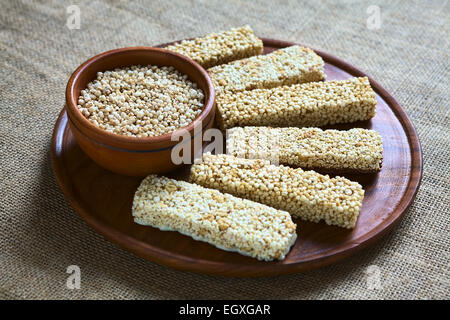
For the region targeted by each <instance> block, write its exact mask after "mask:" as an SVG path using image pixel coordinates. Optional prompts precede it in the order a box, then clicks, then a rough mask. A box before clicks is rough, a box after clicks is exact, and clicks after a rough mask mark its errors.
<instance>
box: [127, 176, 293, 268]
mask: <svg viewBox="0 0 450 320" xmlns="http://www.w3.org/2000/svg"><path fill="white" fill-rule="evenodd" d="M132 211H133V217H134V221H135V222H136V223H139V224H143V225H150V226H153V227H156V228H159V229H161V230H174V231H178V232H180V233H182V234H185V235H187V236H190V237H192V238H194V239H196V240H200V241H205V242H208V243H210V244H212V245H214V246H216V247H218V248H220V249H223V250H227V251H236V252H238V253H241V254H243V255H248V256H251V257H254V258H257V259H259V260H266V261H269V260H274V259H279V260H282V259H284V257H285V256H286V254H287V253H288V252H289V249H290V247H291V246H292V244H293V243H294V242H295V239H296V237H297V234H296V232H295V229H296V225H295V224H294V223H293V222H292V220H291V217H290V215H289V213H287V212H285V211H281V210H276V209H274V208H271V207H268V206H265V205H262V204H259V203H256V202H253V201H249V200H245V199H240V198H236V197H233V196H232V195H229V194H222V193H221V192H219V191H217V190H212V189H207V188H203V187H201V186H199V185H195V184H190V183H188V182H184V181H177V180H173V179H169V178H165V177H158V176H156V175H150V176H148V177H147V178H145V179H144V180H143V181H142V182H141V184H140V186H139V187H138V189H137V190H136V193H135V195H134V200H133V208H132Z"/></svg>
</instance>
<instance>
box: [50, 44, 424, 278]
mask: <svg viewBox="0 0 450 320" xmlns="http://www.w3.org/2000/svg"><path fill="white" fill-rule="evenodd" d="M263 41H264V47H265V49H264V52H265V53H268V52H271V51H273V50H276V49H279V48H283V47H287V46H291V45H293V44H294V43H291V42H284V41H277V40H271V39H263ZM162 46H164V45H162ZM316 52H317V53H318V54H319V55H321V56H322V57H323V59H324V60H325V62H326V65H325V73H326V74H327V80H333V79H347V78H350V77H356V76H365V74H364V73H363V72H361V71H359V70H358V69H356V68H355V67H352V66H351V65H349V64H347V63H345V62H343V61H342V60H340V59H338V58H336V57H333V56H332V55H329V54H327V53H324V52H320V51H316ZM370 81H371V84H372V87H373V88H374V90H375V92H376V93H377V100H378V106H377V114H376V116H375V117H374V118H373V119H372V120H370V121H367V122H359V123H354V124H351V125H339V126H334V128H337V129H349V128H351V127H363V128H368V129H373V130H377V131H378V132H379V133H380V134H381V136H382V138H383V146H384V161H383V168H382V170H381V172H380V173H378V174H371V175H346V176H347V177H348V178H349V179H352V180H355V181H358V182H360V183H361V184H362V185H363V187H364V189H365V198H364V202H363V206H362V210H361V213H360V215H359V219H358V222H357V224H356V227H355V228H354V229H353V230H345V229H342V228H339V227H333V226H328V225H326V224H324V223H319V224H315V223H309V222H304V221H301V220H294V221H295V222H296V223H297V226H298V228H297V233H298V238H297V241H296V243H295V245H294V246H293V247H292V249H291V251H290V252H289V254H288V255H287V257H286V258H285V259H284V260H283V261H276V262H261V261H257V260H256V259H252V258H249V257H245V256H242V255H239V254H237V253H231V252H227V251H222V250H219V249H217V248H215V247H214V246H212V245H209V244H206V243H204V242H200V241H195V240H193V239H191V238H189V237H187V236H184V235H181V234H180V233H177V232H167V231H166V232H164V231H160V230H158V229H155V228H152V227H145V226H141V225H138V224H136V223H134V222H133V219H132V216H131V205H132V199H133V195H134V192H135V190H136V188H137V187H138V185H139V183H140V180H141V179H140V178H134V177H125V176H121V175H118V174H114V173H112V172H109V171H107V170H105V169H103V168H101V167H99V166H98V165H97V164H95V163H94V162H93V161H92V160H90V159H89V158H88V157H87V156H86V155H85V154H84V153H83V152H82V151H81V149H80V148H79V147H78V145H77V143H76V141H75V140H74V137H73V135H72V133H71V131H70V129H69V127H68V125H67V115H66V113H65V111H64V109H63V111H62V112H61V114H60V115H59V118H58V120H57V122H56V125H55V129H54V133H53V140H52V160H53V169H54V172H55V175H56V178H57V180H58V183H59V185H60V186H61V189H62V190H63V192H64V194H65V195H66V197H67V199H68V200H69V201H70V203H71V205H72V206H73V208H74V209H75V210H76V211H77V212H78V214H79V215H80V216H81V217H82V218H83V219H84V220H85V221H86V222H87V223H88V224H89V225H90V226H92V227H93V228H94V229H95V230H97V231H98V232H99V233H101V234H102V235H104V236H105V237H106V238H107V239H109V240H110V241H112V242H114V243H116V244H118V245H119V246H121V247H122V248H124V249H126V250H129V251H132V252H134V253H135V254H137V255H139V256H141V257H143V258H145V259H148V260H150V261H153V262H156V263H159V264H162V265H166V266H168V267H172V268H176V269H181V270H186V271H193V272H199V273H207V274H215V275H223V276H245V277H257V276H269V275H271V276H273V275H279V274H288V273H294V272H300V271H303V270H307V269H313V268H317V267H320V266H324V265H327V264H330V263H333V262H336V261H338V260H341V259H343V258H345V257H347V256H349V255H351V254H353V253H355V252H356V251H358V250H360V249H362V248H364V247H366V246H367V245H369V244H371V243H373V242H374V241H376V240H377V239H379V238H380V237H381V236H382V235H384V234H386V232H388V231H389V230H391V229H392V228H393V227H394V226H395V225H396V224H397V223H398V222H399V221H400V220H401V218H402V217H403V215H404V214H405V213H406V212H407V210H408V208H409V206H410V205H411V203H412V201H413V200H414V197H415V195H416V192H417V190H418V188H419V185H420V181H421V177H422V152H421V148H420V143H419V139H418V136H417V133H416V131H415V129H414V127H413V125H412V123H411V121H410V120H409V118H408V116H407V115H406V113H405V111H404V110H403V109H402V107H401V106H400V105H399V104H398V103H397V102H396V101H395V99H394V98H393V97H392V96H391V95H390V94H389V93H388V92H387V91H386V90H385V89H383V88H382V87H381V86H380V85H379V84H378V83H377V82H375V81H374V80H373V79H370ZM188 172H189V167H188V166H185V167H183V168H181V169H180V170H177V171H176V172H173V173H171V174H170V176H171V177H175V178H178V179H186V178H187V174H188ZM74 236H76V235H74ZM105 263H107V262H106V261H105Z"/></svg>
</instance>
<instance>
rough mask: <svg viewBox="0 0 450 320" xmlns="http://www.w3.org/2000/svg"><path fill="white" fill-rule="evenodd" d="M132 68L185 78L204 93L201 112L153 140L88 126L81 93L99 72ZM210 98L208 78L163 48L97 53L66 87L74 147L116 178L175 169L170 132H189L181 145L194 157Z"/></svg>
mask: <svg viewBox="0 0 450 320" xmlns="http://www.w3.org/2000/svg"><path fill="white" fill-rule="evenodd" d="M137 64H139V65H157V66H172V67H174V68H175V69H177V70H178V71H180V72H181V73H183V74H186V75H187V76H188V77H189V79H190V80H191V81H193V82H195V83H197V85H198V86H199V88H201V89H202V90H203V92H204V95H205V103H204V106H203V110H202V112H201V113H200V114H199V115H198V116H197V117H196V118H195V119H194V121H193V122H191V123H190V124H189V125H187V126H185V127H183V128H180V129H178V130H176V131H173V132H171V133H167V134H164V135H161V136H156V137H145V138H138V137H129V136H122V135H118V134H114V133H110V132H108V131H105V130H103V129H100V128H98V127H97V126H95V125H94V124H92V123H90V122H89V121H88V120H87V119H86V118H85V117H84V116H83V115H82V114H81V112H80V111H79V110H78V107H77V102H78V97H79V95H80V92H81V90H83V89H85V88H86V86H87V84H88V83H89V82H91V81H92V80H94V79H95V78H96V76H97V72H99V71H102V72H103V71H107V70H113V69H115V68H118V67H126V66H132V65H137ZM214 99H215V92H214V86H213V84H212V81H211V78H210V77H209V75H208V73H207V72H206V71H205V70H204V69H203V68H202V67H201V66H200V65H199V64H197V63H196V62H194V61H192V60H191V59H189V58H187V57H184V56H182V55H180V54H177V53H173V52H170V51H167V50H164V49H159V48H152V47H130V48H121V49H115V50H111V51H107V52H104V53H101V54H99V55H97V56H95V57H92V58H90V59H89V60H87V61H86V62H84V63H83V64H82V65H81V66H79V67H78V68H77V69H76V70H75V72H74V73H73V74H72V76H71V77H70V79H69V82H68V83H67V87H66V105H65V109H66V111H67V115H68V118H69V121H68V122H69V126H70V129H71V131H72V132H73V135H74V137H75V139H76V141H77V143H78V144H79V146H80V147H81V149H83V151H84V152H85V153H86V154H87V155H88V156H89V157H90V158H91V159H92V160H94V161H95V162H96V163H98V164H99V165H100V166H102V167H104V168H106V169H108V170H111V171H113V172H116V173H119V174H124V175H129V176H144V175H147V174H150V173H166V172H169V171H172V170H174V169H175V168H176V167H178V166H179V164H175V163H173V161H172V159H171V153H172V149H173V147H174V146H175V145H176V144H177V143H178V140H176V141H172V139H171V137H172V135H173V134H175V135H179V134H180V133H181V130H186V131H187V132H189V137H190V138H189V139H185V140H183V141H185V142H184V143H190V144H191V150H192V152H191V153H192V154H196V153H197V152H199V151H200V149H201V145H202V144H201V143H200V144H199V143H195V144H194V139H193V137H194V129H195V133H196V134H202V132H204V131H205V130H207V129H209V128H211V127H212V125H213V122H214V113H215V103H214ZM200 129H201V131H200ZM186 131H184V132H186ZM185 137H188V136H185ZM197 138H200V139H201V137H196V139H197ZM180 141H181V140H180ZM197 149H199V150H197Z"/></svg>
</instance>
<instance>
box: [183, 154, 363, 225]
mask: <svg viewBox="0 0 450 320" xmlns="http://www.w3.org/2000/svg"><path fill="white" fill-rule="evenodd" d="M190 179H191V182H194V183H196V184H199V185H201V186H204V187H207V188H214V189H218V190H220V191H222V192H226V193H230V194H232V195H234V196H237V197H241V198H245V199H249V200H253V201H256V202H259V203H263V204H265V205H268V206H271V207H274V208H277V209H280V210H286V211H287V212H289V213H290V214H291V215H292V216H293V217H296V218H301V219H304V220H307V221H312V222H319V221H320V220H324V221H325V222H326V223H327V224H329V225H335V226H339V227H343V228H349V229H351V228H354V227H355V224H356V220H357V219H358V215H359V211H360V209H361V206H362V200H363V197H364V190H363V189H362V187H361V185H360V184H359V183H357V182H352V181H350V180H348V179H346V178H343V177H335V178H330V177H329V176H328V175H321V174H319V173H317V172H314V171H303V170H302V169H300V168H298V169H293V168H290V167H287V166H283V165H280V166H275V165H272V164H270V162H269V161H267V160H259V159H243V158H236V157H234V156H230V155H225V154H220V155H211V154H209V153H206V154H204V155H203V157H202V159H198V160H197V161H196V163H195V164H194V165H193V166H192V168H191V175H190Z"/></svg>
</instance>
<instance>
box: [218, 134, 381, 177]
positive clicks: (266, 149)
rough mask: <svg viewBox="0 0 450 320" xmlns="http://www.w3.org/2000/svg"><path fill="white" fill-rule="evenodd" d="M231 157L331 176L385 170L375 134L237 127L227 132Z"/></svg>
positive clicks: (378, 135)
mask: <svg viewBox="0 0 450 320" xmlns="http://www.w3.org/2000/svg"><path fill="white" fill-rule="evenodd" d="M226 146H227V153H228V154H230V155H233V156H236V157H240V158H247V159H256V158H258V159H268V160H271V161H276V162H277V163H280V164H284V165H291V166H295V167H301V168H304V169H321V170H329V171H331V172H355V173H357V172H358V173H370V172H377V171H380V170H381V165H382V162H383V143H382V140H381V136H380V134H379V133H378V132H376V131H374V130H367V129H361V128H353V129H350V130H342V131H340V130H322V129H319V128H295V127H294V128H293V127H289V128H271V127H243V128H240V127H236V128H233V129H229V130H228V131H227V143H226Z"/></svg>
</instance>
